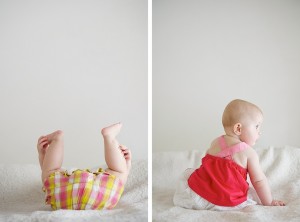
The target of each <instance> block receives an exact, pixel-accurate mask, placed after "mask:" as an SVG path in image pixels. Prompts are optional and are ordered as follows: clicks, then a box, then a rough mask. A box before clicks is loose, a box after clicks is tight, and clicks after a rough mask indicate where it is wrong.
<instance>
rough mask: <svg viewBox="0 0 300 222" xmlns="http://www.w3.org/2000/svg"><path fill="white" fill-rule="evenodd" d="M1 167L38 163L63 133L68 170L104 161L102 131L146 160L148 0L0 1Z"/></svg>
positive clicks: (136, 157)
mask: <svg viewBox="0 0 300 222" xmlns="http://www.w3.org/2000/svg"><path fill="white" fill-rule="evenodd" d="M0 30H1V34H0V60H1V66H0V79H1V80H0V103H1V110H0V138H1V139H0V149H1V155H0V162H1V163H38V159H37V152H36V140H37V139H38V137H39V136H40V135H42V134H46V133H49V132H52V131H54V130H56V129H61V130H63V131H64V132H65V161H64V165H66V166H77V167H93V166H97V165H99V164H102V163H104V158H103V141H102V137H101V134H100V130H101V128H102V127H104V126H106V125H110V124H112V123H115V122H119V121H122V122H123V125H124V126H123V130H122V132H121V134H120V137H119V140H120V142H121V143H123V144H125V145H127V146H128V147H130V148H131V149H132V155H133V158H134V159H146V158H147V153H148V151H147V144H148V142H147V1H146V0H124V1H120V0H111V1H105V0H99V1H91V0H88V1H71V0H68V1H66V0H64V1H34V0H28V1H21V0H20V1H9V0H1V1H0Z"/></svg>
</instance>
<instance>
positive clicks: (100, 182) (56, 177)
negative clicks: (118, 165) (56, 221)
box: [43, 168, 124, 210]
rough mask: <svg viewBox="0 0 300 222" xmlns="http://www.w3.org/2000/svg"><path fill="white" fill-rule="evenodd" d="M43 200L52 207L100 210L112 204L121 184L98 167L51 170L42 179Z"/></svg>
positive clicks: (120, 188)
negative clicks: (68, 170)
mask: <svg viewBox="0 0 300 222" xmlns="http://www.w3.org/2000/svg"><path fill="white" fill-rule="evenodd" d="M43 190H44V191H45V192H46V204H50V205H51V207H52V209H54V210H57V209H73V210H100V209H112V208H113V207H115V206H116V205H117V203H118V201H119V199H120V197H121V195H122V193H123V190H124V185H123V183H122V181H121V180H120V179H118V178H117V177H116V176H115V175H112V174H109V173H107V172H104V171H103V170H102V169H101V168H100V169H99V170H98V171H97V172H93V173H91V172H90V171H89V170H75V171H73V172H72V174H68V173H67V171H65V172H60V171H57V172H53V173H51V174H50V175H49V177H48V178H47V179H46V180H45V182H44V187H43Z"/></svg>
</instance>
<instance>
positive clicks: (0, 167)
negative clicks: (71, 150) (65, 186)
mask: <svg viewBox="0 0 300 222" xmlns="http://www.w3.org/2000/svg"><path fill="white" fill-rule="evenodd" d="M147 168H148V166H147V161H145V160H142V161H133V163H132V170H131V173H130V175H129V177H128V182H127V184H126V187H125V190H124V193H123V196H122V197H121V199H120V202H119V203H118V205H117V206H116V207H115V208H114V209H112V210H102V211H93V210H86V211H74V210H57V211H52V210H51V209H50V206H48V205H45V204H44V196H45V195H44V192H43V191H42V186H41V179H40V168H39V166H38V165H20V164H12V165H4V164H0V221H12V222H18V221H35V222H39V221H41V222H45V221H47V222H52V221H53V222H57V221H62V222H65V221H66V222H68V221H70V222H71V221H72V222H73V221H76V222H77V221H79V222H80V221H89V222H93V221H108V222H109V221H137V222H140V221H147V218H148V190H147V187H148V171H147ZM75 219H76V220H75Z"/></svg>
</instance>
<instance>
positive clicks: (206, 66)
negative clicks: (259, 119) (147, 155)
mask: <svg viewBox="0 0 300 222" xmlns="http://www.w3.org/2000/svg"><path fill="white" fill-rule="evenodd" d="M299 24H300V1H292V0H275V1H273V0H272V1H271V0H264V1H258V0H254V1H240V0H229V1H222V0H215V1H205V0H200V1H199V0H195V1H193V0H186V1H182V0H153V150H154V151H160V150H190V149H203V150H205V149H207V148H208V146H209V145H210V142H211V140H212V139H214V138H215V137H217V136H219V135H221V134H222V133H223V128H222V124H221V117H222V112H223V110H224V107H225V106H226V104H227V103H228V102H229V101H231V100H232V99H235V98H241V99H245V100H249V101H251V102H253V103H256V104H257V105H259V106H260V107H261V109H262V110H263V111H264V123H263V128H262V129H263V135H262V137H261V139H260V140H259V141H258V142H257V145H256V146H260V147H265V146H269V145H275V146H282V145H293V146H300V136H299V128H298V126H299V125H300V115H299V113H300V102H299V95H300V87H299V83H300V62H299V58H300V41H299V39H300V26H299Z"/></svg>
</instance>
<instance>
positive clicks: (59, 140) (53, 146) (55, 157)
mask: <svg viewBox="0 0 300 222" xmlns="http://www.w3.org/2000/svg"><path fill="white" fill-rule="evenodd" d="M46 137H47V140H48V144H49V146H48V148H47V151H46V153H45V156H44V159H43V161H42V181H43V182H44V180H45V178H47V177H48V176H49V174H50V173H52V172H54V171H56V170H59V169H60V168H61V165H62V162H63V155H64V141H63V132H62V131H60V130H58V131H55V132H53V133H51V134H49V135H47V136H46Z"/></svg>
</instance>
